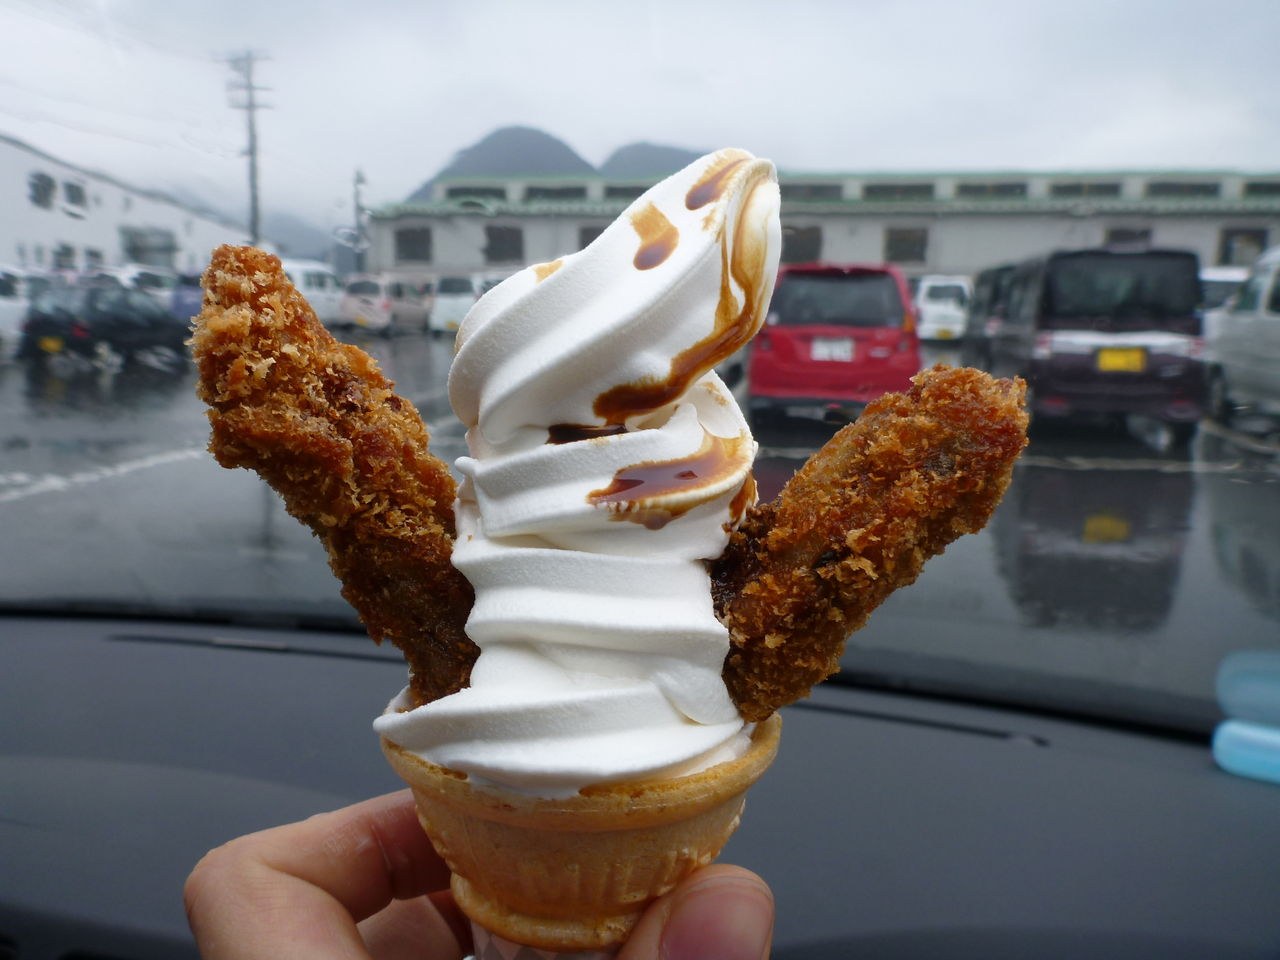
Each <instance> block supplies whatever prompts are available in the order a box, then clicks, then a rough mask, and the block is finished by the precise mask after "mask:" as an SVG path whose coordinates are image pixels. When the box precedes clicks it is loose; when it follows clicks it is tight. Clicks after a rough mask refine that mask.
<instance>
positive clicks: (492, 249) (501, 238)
mask: <svg viewBox="0 0 1280 960" xmlns="http://www.w3.org/2000/svg"><path fill="white" fill-rule="evenodd" d="M484 262H485V263H524V231H523V230H522V229H520V228H519V227H493V226H488V227H485V228H484Z"/></svg>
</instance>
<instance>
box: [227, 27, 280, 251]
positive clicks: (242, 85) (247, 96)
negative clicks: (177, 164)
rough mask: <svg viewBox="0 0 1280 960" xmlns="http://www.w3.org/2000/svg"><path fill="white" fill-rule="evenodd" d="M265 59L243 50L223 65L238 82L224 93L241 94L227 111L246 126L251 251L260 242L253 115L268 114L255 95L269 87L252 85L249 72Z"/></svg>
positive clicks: (255, 119) (266, 107) (255, 121)
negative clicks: (242, 119) (240, 114)
mask: <svg viewBox="0 0 1280 960" xmlns="http://www.w3.org/2000/svg"><path fill="white" fill-rule="evenodd" d="M269 59H270V58H269V57H266V56H263V55H262V54H260V53H254V52H253V51H252V50H246V51H244V52H243V53H239V54H235V55H234V56H230V57H228V58H227V65H228V66H230V67H231V70H232V72H233V73H234V74H236V75H237V77H238V78H239V79H237V80H232V81H230V82H229V83H228V84H227V92H228V93H231V94H238V93H240V94H244V99H243V100H242V101H236V100H235V99H234V98H233V99H232V101H231V107H232V109H234V110H243V111H244V113H245V120H246V122H247V126H248V135H249V144H248V147H247V149H246V150H245V154H246V155H247V156H248V157H249V242H250V243H251V244H253V245H254V246H255V247H256V246H257V245H258V241H259V240H260V239H261V237H260V235H259V229H258V223H259V220H258V123H257V113H258V111H259V110H269V109H271V108H270V107H269V106H267V105H266V104H263V103H259V102H258V96H257V95H258V94H259V93H264V92H267V91H269V90H270V89H271V88H270V87H261V86H258V85H257V84H256V83H254V82H253V68H254V67H255V66H256V65H257V63H258V61H260V60H269Z"/></svg>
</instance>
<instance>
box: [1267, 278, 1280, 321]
mask: <svg viewBox="0 0 1280 960" xmlns="http://www.w3.org/2000/svg"><path fill="white" fill-rule="evenodd" d="M1267 312H1268V313H1280V271H1276V272H1274V273H1272V275H1271V295H1270V297H1268V298H1267Z"/></svg>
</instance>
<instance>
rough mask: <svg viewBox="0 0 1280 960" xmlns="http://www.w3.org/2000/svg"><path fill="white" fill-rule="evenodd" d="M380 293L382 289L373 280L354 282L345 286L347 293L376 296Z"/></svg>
mask: <svg viewBox="0 0 1280 960" xmlns="http://www.w3.org/2000/svg"><path fill="white" fill-rule="evenodd" d="M381 292H382V288H381V287H379V286H378V284H377V283H375V282H374V281H373V280H355V281H352V282H351V283H348V284H347V293H354V294H357V295H360V294H363V295H365V296H377V295H378V294H379V293H381Z"/></svg>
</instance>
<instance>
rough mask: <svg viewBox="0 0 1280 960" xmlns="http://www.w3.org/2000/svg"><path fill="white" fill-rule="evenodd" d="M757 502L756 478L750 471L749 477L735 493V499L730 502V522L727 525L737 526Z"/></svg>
mask: <svg viewBox="0 0 1280 960" xmlns="http://www.w3.org/2000/svg"><path fill="white" fill-rule="evenodd" d="M755 502H756V478H755V475H754V474H750V473H748V474H747V479H746V480H744V481H743V483H742V486H741V487H739V488H738V492H737V493H736V494H734V496H733V500H732V501H730V503H729V522H728V524H726V526H729V527H736V526H737V525H738V522H739V521H740V520H741V519H742V518H743V516H744V515H745V514H746V512H747V510H748V509H750V508H751V506H752V505H753V504H754V503H755Z"/></svg>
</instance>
